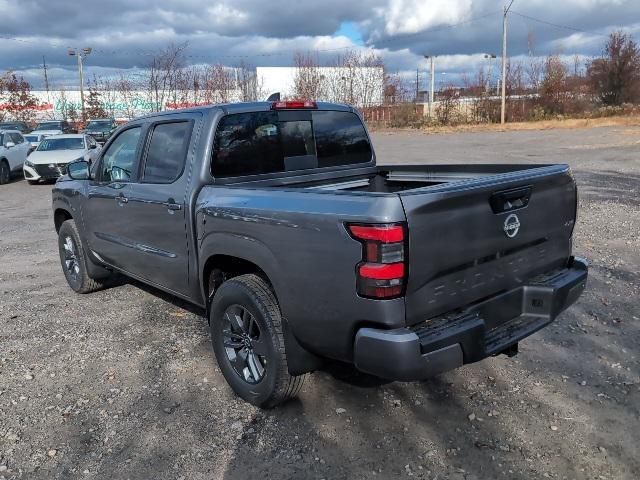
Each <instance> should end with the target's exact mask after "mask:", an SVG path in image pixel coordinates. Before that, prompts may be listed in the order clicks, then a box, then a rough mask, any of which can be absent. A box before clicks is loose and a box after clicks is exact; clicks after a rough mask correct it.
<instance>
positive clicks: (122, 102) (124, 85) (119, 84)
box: [113, 71, 138, 118]
mask: <svg viewBox="0 0 640 480" xmlns="http://www.w3.org/2000/svg"><path fill="white" fill-rule="evenodd" d="M113 86H114V89H115V91H116V92H117V95H118V100H119V102H118V105H117V106H118V107H119V108H118V109H116V108H114V111H115V110H119V111H120V112H122V116H124V117H125V118H133V117H135V116H136V111H135V99H136V96H137V90H138V85H137V81H136V80H135V79H134V77H133V76H132V75H131V74H129V73H127V72H124V71H121V72H120V74H119V75H118V77H117V78H116V79H115V80H114V82H113ZM114 116H115V115H114Z"/></svg>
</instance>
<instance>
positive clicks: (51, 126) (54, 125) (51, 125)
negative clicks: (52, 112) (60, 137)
mask: <svg viewBox="0 0 640 480" xmlns="http://www.w3.org/2000/svg"><path fill="white" fill-rule="evenodd" d="M60 125H61V123H60V122H40V123H39V124H38V125H37V126H36V130H59V129H60Z"/></svg>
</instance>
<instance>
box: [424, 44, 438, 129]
mask: <svg viewBox="0 0 640 480" xmlns="http://www.w3.org/2000/svg"><path fill="white" fill-rule="evenodd" d="M424 58H428V59H429V72H430V75H431V78H430V80H429V118H431V116H432V115H433V99H434V92H435V86H436V85H435V83H436V65H435V58H436V55H425V56H424Z"/></svg>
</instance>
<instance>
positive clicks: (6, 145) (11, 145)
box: [4, 141, 16, 148]
mask: <svg viewBox="0 0 640 480" xmlns="http://www.w3.org/2000/svg"><path fill="white" fill-rule="evenodd" d="M4 146H5V147H7V148H12V147H15V146H16V144H15V143H13V142H12V141H8V142H7V143H5V144H4Z"/></svg>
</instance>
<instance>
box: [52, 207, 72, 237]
mask: <svg viewBox="0 0 640 480" xmlns="http://www.w3.org/2000/svg"><path fill="white" fill-rule="evenodd" d="M67 220H73V215H71V212H69V210H67V209H66V208H56V209H55V210H54V211H53V224H54V225H55V227H56V233H58V232H60V227H61V226H62V224H63V223H64V222H66V221H67Z"/></svg>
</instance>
